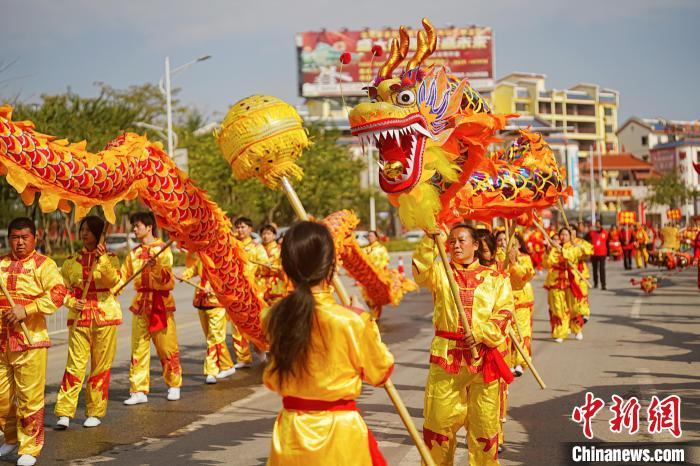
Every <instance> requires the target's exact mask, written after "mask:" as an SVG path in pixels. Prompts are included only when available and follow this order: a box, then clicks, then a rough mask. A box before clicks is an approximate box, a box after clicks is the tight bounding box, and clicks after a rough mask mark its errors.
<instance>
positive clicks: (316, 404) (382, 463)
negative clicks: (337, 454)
mask: <svg viewBox="0 0 700 466" xmlns="http://www.w3.org/2000/svg"><path fill="white" fill-rule="evenodd" d="M282 406H284V409H286V410H289V411H302V412H303V411H358V409H357V405H356V404H355V400H335V401H325V400H307V399H304V398H297V397H294V396H285V397H284V398H282ZM367 440H368V441H369V455H370V458H372V466H386V465H387V463H386V460H385V459H384V456H383V455H382V452H381V451H379V445H377V440H376V439H375V438H374V434H372V431H371V430H370V428H369V427H367Z"/></svg>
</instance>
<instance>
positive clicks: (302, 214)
mask: <svg viewBox="0 0 700 466" xmlns="http://www.w3.org/2000/svg"><path fill="white" fill-rule="evenodd" d="M282 189H283V190H284V193H285V194H286V195H287V199H289V203H290V204H291V205H292V209H294V212H295V213H296V215H297V217H299V220H302V221H308V220H309V214H307V213H306V209H304V206H303V204H302V203H301V201H300V200H299V196H297V193H296V191H295V190H294V187H293V186H292V184H291V183H290V182H289V179H287V177H286V176H285V177H283V178H282ZM333 287H334V288H335V292H336V293H337V294H338V299H339V300H340V302H341V303H342V304H343V305H345V306H349V305H350V297H349V296H348V293H347V291H345V287H344V286H343V283H342V282H341V281H340V278H339V277H338V275H337V274H334V275H333ZM465 322H466V321H465ZM384 390H386V393H387V395H389V399H390V400H391V402H392V403H393V404H394V407H395V408H396V411H397V412H398V413H399V417H400V418H401V421H402V422H403V425H404V426H406V429H407V430H408V433H409V435H410V436H411V439H413V443H415V444H416V447H417V448H418V452H419V453H420V456H421V459H422V460H423V462H425V464H427V465H428V466H435V462H434V461H433V458H432V457H431V456H430V450H428V447H426V446H425V443H424V442H423V438H422V437H421V435H420V434H419V433H418V429H416V426H415V425H414V424H413V420H412V419H411V415H410V414H409V413H408V410H407V409H406V405H405V404H404V402H403V400H401V397H400V396H399V392H398V391H397V390H396V387H394V384H393V382H392V381H391V380H390V379H388V380H387V381H386V383H385V384H384Z"/></svg>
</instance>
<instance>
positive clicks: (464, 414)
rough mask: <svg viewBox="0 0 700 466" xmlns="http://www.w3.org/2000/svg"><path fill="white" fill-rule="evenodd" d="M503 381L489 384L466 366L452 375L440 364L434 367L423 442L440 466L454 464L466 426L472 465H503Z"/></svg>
mask: <svg viewBox="0 0 700 466" xmlns="http://www.w3.org/2000/svg"><path fill="white" fill-rule="evenodd" d="M499 380H500V379H499ZM499 380H494V381H492V382H490V383H488V384H487V383H485V382H484V379H483V377H482V376H481V374H479V373H477V374H474V373H471V372H469V371H468V370H467V369H466V368H464V367H462V368H461V369H460V371H459V373H458V374H449V373H447V372H445V371H444V370H443V369H442V368H441V367H440V366H438V365H436V364H431V365H430V370H429V372H428V381H427V383H426V385H425V405H424V408H423V417H424V418H425V421H424V423H423V439H424V440H425V443H426V445H427V447H428V449H429V450H430V455H431V456H432V458H433V460H434V461H435V464H436V465H438V466H451V465H452V464H453V463H454V454H455V447H456V446H457V432H458V431H459V430H460V429H461V428H462V427H464V428H465V429H466V430H467V449H468V450H469V464H470V465H471V466H492V465H498V464H499V462H498V435H499V418H500V416H499V414H500V402H499Z"/></svg>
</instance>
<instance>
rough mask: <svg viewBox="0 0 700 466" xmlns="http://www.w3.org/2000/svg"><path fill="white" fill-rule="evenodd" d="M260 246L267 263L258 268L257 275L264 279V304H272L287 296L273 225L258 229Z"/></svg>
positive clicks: (275, 230)
mask: <svg viewBox="0 0 700 466" xmlns="http://www.w3.org/2000/svg"><path fill="white" fill-rule="evenodd" d="M260 238H262V246H263V248H265V252H266V253H267V262H266V263H265V266H264V267H258V269H257V273H258V274H259V275H260V276H261V277H262V278H264V279H265V302H267V303H274V302H275V301H277V300H278V299H280V298H283V297H285V296H287V293H288V292H289V290H288V288H289V285H288V283H287V277H286V276H285V275H284V270H282V259H281V258H280V252H281V250H280V245H279V244H278V243H277V228H275V226H274V225H270V224H268V225H265V226H264V227H262V228H261V229H260Z"/></svg>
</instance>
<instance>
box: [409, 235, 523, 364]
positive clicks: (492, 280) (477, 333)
mask: <svg viewBox="0 0 700 466" xmlns="http://www.w3.org/2000/svg"><path fill="white" fill-rule="evenodd" d="M437 257H438V251H437V246H436V245H435V243H434V242H433V240H432V238H430V237H427V236H426V237H425V238H424V239H423V240H422V241H421V243H420V244H419V245H418V248H417V249H416V251H415V252H414V254H413V277H414V279H415V280H416V283H418V284H419V285H420V286H424V287H426V288H429V289H430V290H431V291H432V294H433V302H434V306H435V310H434V313H433V325H434V326H435V330H436V331H440V332H450V333H462V332H463V328H462V326H461V323H460V319H459V314H458V312H457V307H456V305H455V302H454V299H453V298H452V292H451V291H450V285H449V282H448V279H447V274H446V273H445V269H444V267H443V265H442V263H441V262H440V261H439V260H438V261H436V258H437ZM451 266H452V269H453V273H454V275H455V279H456V280H457V282H458V284H459V286H460V294H461V295H462V302H463V304H464V308H465V312H466V314H467V319H470V323H469V324H470V327H471V330H472V333H473V335H474V339H475V340H476V342H477V348H478V349H479V350H480V352H483V350H485V348H484V347H489V348H499V351H501V352H502V353H504V352H505V354H507V351H508V350H507V347H506V345H505V343H506V337H505V334H506V331H507V327H508V325H510V323H511V321H512V318H513V312H514V310H515V309H514V301H513V293H512V291H511V287H510V281H509V280H508V279H507V278H506V276H505V274H503V273H500V272H498V271H497V270H494V269H491V268H488V267H483V266H481V265H480V264H479V263H478V261H476V260H475V261H474V262H472V263H471V264H470V265H468V266H466V267H463V266H460V265H459V264H454V263H451ZM430 361H431V362H433V363H435V364H439V365H441V366H442V367H443V368H444V369H445V370H447V371H448V372H452V373H457V372H459V368H460V367H461V366H467V367H468V368H469V370H470V371H471V372H472V373H475V372H478V371H479V370H480V367H481V365H482V363H483V358H479V360H478V361H476V362H474V361H472V358H471V353H470V352H469V351H468V350H467V349H466V348H465V346H464V344H463V342H462V341H460V340H455V339H447V338H443V337H440V336H437V335H436V336H435V337H434V338H433V342H432V345H431V349H430Z"/></svg>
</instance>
